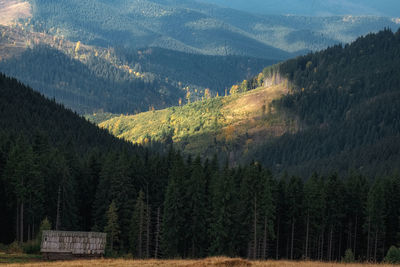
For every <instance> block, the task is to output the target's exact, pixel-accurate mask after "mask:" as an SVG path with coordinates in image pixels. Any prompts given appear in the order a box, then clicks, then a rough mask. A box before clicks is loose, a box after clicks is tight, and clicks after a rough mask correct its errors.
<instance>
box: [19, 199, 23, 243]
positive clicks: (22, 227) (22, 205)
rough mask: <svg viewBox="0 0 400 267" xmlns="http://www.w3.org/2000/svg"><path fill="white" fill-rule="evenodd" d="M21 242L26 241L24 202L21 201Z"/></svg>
mask: <svg viewBox="0 0 400 267" xmlns="http://www.w3.org/2000/svg"><path fill="white" fill-rule="evenodd" d="M20 212H21V215H20V225H19V226H20V230H19V231H20V242H21V244H22V243H23V242H24V202H21V208H20Z"/></svg>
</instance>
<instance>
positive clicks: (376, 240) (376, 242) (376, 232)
mask: <svg viewBox="0 0 400 267" xmlns="http://www.w3.org/2000/svg"><path fill="white" fill-rule="evenodd" d="M377 250H378V229H377V230H376V231H375V250H374V262H376V251H377Z"/></svg>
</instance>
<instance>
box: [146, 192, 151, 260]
mask: <svg viewBox="0 0 400 267" xmlns="http://www.w3.org/2000/svg"><path fill="white" fill-rule="evenodd" d="M146 190H147V192H146V194H147V197H146V215H147V220H146V258H150V205H149V184H147V189H146Z"/></svg>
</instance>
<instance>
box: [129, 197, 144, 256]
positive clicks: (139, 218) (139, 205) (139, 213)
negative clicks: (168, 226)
mask: <svg viewBox="0 0 400 267" xmlns="http://www.w3.org/2000/svg"><path fill="white" fill-rule="evenodd" d="M147 213H148V210H147V206H146V203H145V199H144V193H143V191H140V192H139V196H138V198H137V200H136V204H135V209H134V211H133V215H132V219H131V227H130V228H131V229H130V236H129V242H130V250H131V251H132V253H133V255H134V256H135V257H136V258H139V259H142V258H145V255H146V249H145V248H146V241H147V236H146V229H147V216H148V215H147Z"/></svg>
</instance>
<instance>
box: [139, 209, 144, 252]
mask: <svg viewBox="0 0 400 267" xmlns="http://www.w3.org/2000/svg"><path fill="white" fill-rule="evenodd" d="M140 206H141V207H140V214H139V236H138V256H139V259H142V251H143V248H142V245H143V240H142V236H143V215H144V214H143V209H144V207H143V206H142V205H140Z"/></svg>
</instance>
